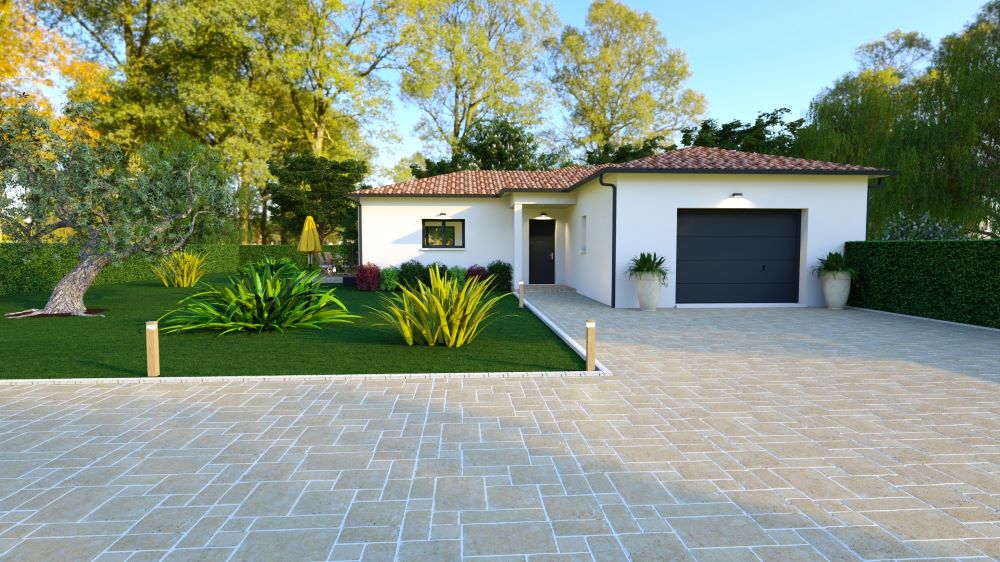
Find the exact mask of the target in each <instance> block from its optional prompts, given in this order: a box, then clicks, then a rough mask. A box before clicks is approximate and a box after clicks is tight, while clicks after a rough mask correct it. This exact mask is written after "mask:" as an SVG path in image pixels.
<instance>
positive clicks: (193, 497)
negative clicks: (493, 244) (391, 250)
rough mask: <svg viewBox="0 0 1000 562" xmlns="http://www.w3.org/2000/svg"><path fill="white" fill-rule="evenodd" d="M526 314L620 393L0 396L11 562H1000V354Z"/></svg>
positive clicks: (71, 390) (857, 335)
mask: <svg viewBox="0 0 1000 562" xmlns="http://www.w3.org/2000/svg"><path fill="white" fill-rule="evenodd" d="M531 298H532V301H533V302H534V303H535V305H537V306H538V307H540V308H541V309H542V310H543V311H544V312H545V313H546V314H547V315H549V316H550V317H551V318H553V319H555V320H556V321H557V322H558V323H560V325H562V326H563V327H564V328H565V329H566V330H567V331H570V332H571V333H581V332H582V325H583V320H584V319H586V318H595V319H597V321H598V327H599V328H598V329H599V338H600V344H601V346H602V347H601V355H600V356H601V358H602V359H603V360H604V362H605V363H606V364H607V365H608V366H609V367H610V368H611V369H612V370H613V371H614V372H615V375H614V376H605V377H599V376H594V377H589V376H588V377H536V378H509V379H484V378H468V379H461V378H451V379H448V378H414V379H407V380H399V379H396V380H357V379H354V380H338V381H308V380H300V381H294V382H263V381H256V382H244V383H236V382H230V383H221V382H206V383H178V382H163V383H158V384H145V385H134V384H133V385H129V384H124V385H115V384H99V383H97V384H80V385H36V386H3V387H0V559H3V560H7V559H10V560H46V561H48V560H75V559H81V560H90V559H97V560H102V561H112V560H276V561H291V560H394V559H395V560H421V561H425V560H426V561H436V560H453V559H459V558H463V557H464V558H469V559H472V560H525V559H528V560H539V561H540V560H593V559H596V560H627V559H632V560H643V561H647V560H648V561H654V560H692V559H696V560H823V559H829V560H853V559H857V558H863V559H898V558H933V557H939V558H957V557H968V558H981V559H987V558H990V557H1000V514H998V510H1000V469H998V463H997V461H998V460H1000V334H998V333H996V332H991V331H986V330H977V329H972V328H963V327H956V326H949V325H944V324H936V323H931V322H924V321H918V320H910V319H905V318H898V317H892V316H885V315H878V314H875V313H869V312H862V311H846V312H839V313H833V312H827V311H824V310H812V309H761V310H669V311H661V312H657V313H639V312H636V311H622V310H610V309H607V308H604V307H600V306H597V305H595V304H593V303H590V302H589V301H586V300H585V299H583V298H581V297H577V296H575V295H571V294H537V295H532V296H531ZM335 354H336V351H335V350H331V356H335Z"/></svg>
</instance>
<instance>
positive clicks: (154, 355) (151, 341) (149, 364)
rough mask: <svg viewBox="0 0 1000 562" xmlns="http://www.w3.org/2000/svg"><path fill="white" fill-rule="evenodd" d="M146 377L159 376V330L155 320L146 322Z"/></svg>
mask: <svg viewBox="0 0 1000 562" xmlns="http://www.w3.org/2000/svg"><path fill="white" fill-rule="evenodd" d="M146 376H147V377H158V376H160V328H159V326H158V325H157V323H156V321H155V320H154V321H152V322H146Z"/></svg>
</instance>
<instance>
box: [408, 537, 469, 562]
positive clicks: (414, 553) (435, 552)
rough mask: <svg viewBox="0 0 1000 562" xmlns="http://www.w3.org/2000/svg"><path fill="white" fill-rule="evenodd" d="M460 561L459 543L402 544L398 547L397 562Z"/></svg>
mask: <svg viewBox="0 0 1000 562" xmlns="http://www.w3.org/2000/svg"><path fill="white" fill-rule="evenodd" d="M461 559H462V545H461V543H460V541H445V540H442V541H420V542H403V543H400V545H399V562H427V561H429V560H435V561H437V560H440V561H441V562H454V561H458V560H461Z"/></svg>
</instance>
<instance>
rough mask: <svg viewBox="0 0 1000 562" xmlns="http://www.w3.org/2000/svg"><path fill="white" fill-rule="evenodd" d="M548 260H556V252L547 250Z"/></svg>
mask: <svg viewBox="0 0 1000 562" xmlns="http://www.w3.org/2000/svg"><path fill="white" fill-rule="evenodd" d="M549 261H556V253H555V252H549Z"/></svg>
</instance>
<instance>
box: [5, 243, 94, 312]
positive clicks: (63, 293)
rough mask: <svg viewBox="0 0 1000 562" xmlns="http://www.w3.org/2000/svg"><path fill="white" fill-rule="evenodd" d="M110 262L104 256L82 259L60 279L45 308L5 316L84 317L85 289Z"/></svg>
mask: <svg viewBox="0 0 1000 562" xmlns="http://www.w3.org/2000/svg"><path fill="white" fill-rule="evenodd" d="M110 261H111V258H110V257H108V256H107V255H106V254H90V255H88V256H85V257H83V259H81V260H80V263H78V264H77V265H76V267H74V268H73V270H72V271H70V272H69V273H67V274H66V276H65V277H63V278H62V279H60V280H59V283H57V284H56V287H55V288H54V289H52V294H51V295H50V296H49V301H48V302H47V303H45V308H42V309H37V308H34V309H29V310H23V311H21V312H12V313H9V314H7V316H8V317H11V318H27V317H29V316H44V315H48V314H69V315H72V316H86V315H87V307H86V306H84V304H83V296H84V295H85V294H87V289H90V286H91V285H93V283H94V279H97V275H98V274H100V273H101V270H102V269H104V266H106V265H108V262H110Z"/></svg>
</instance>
